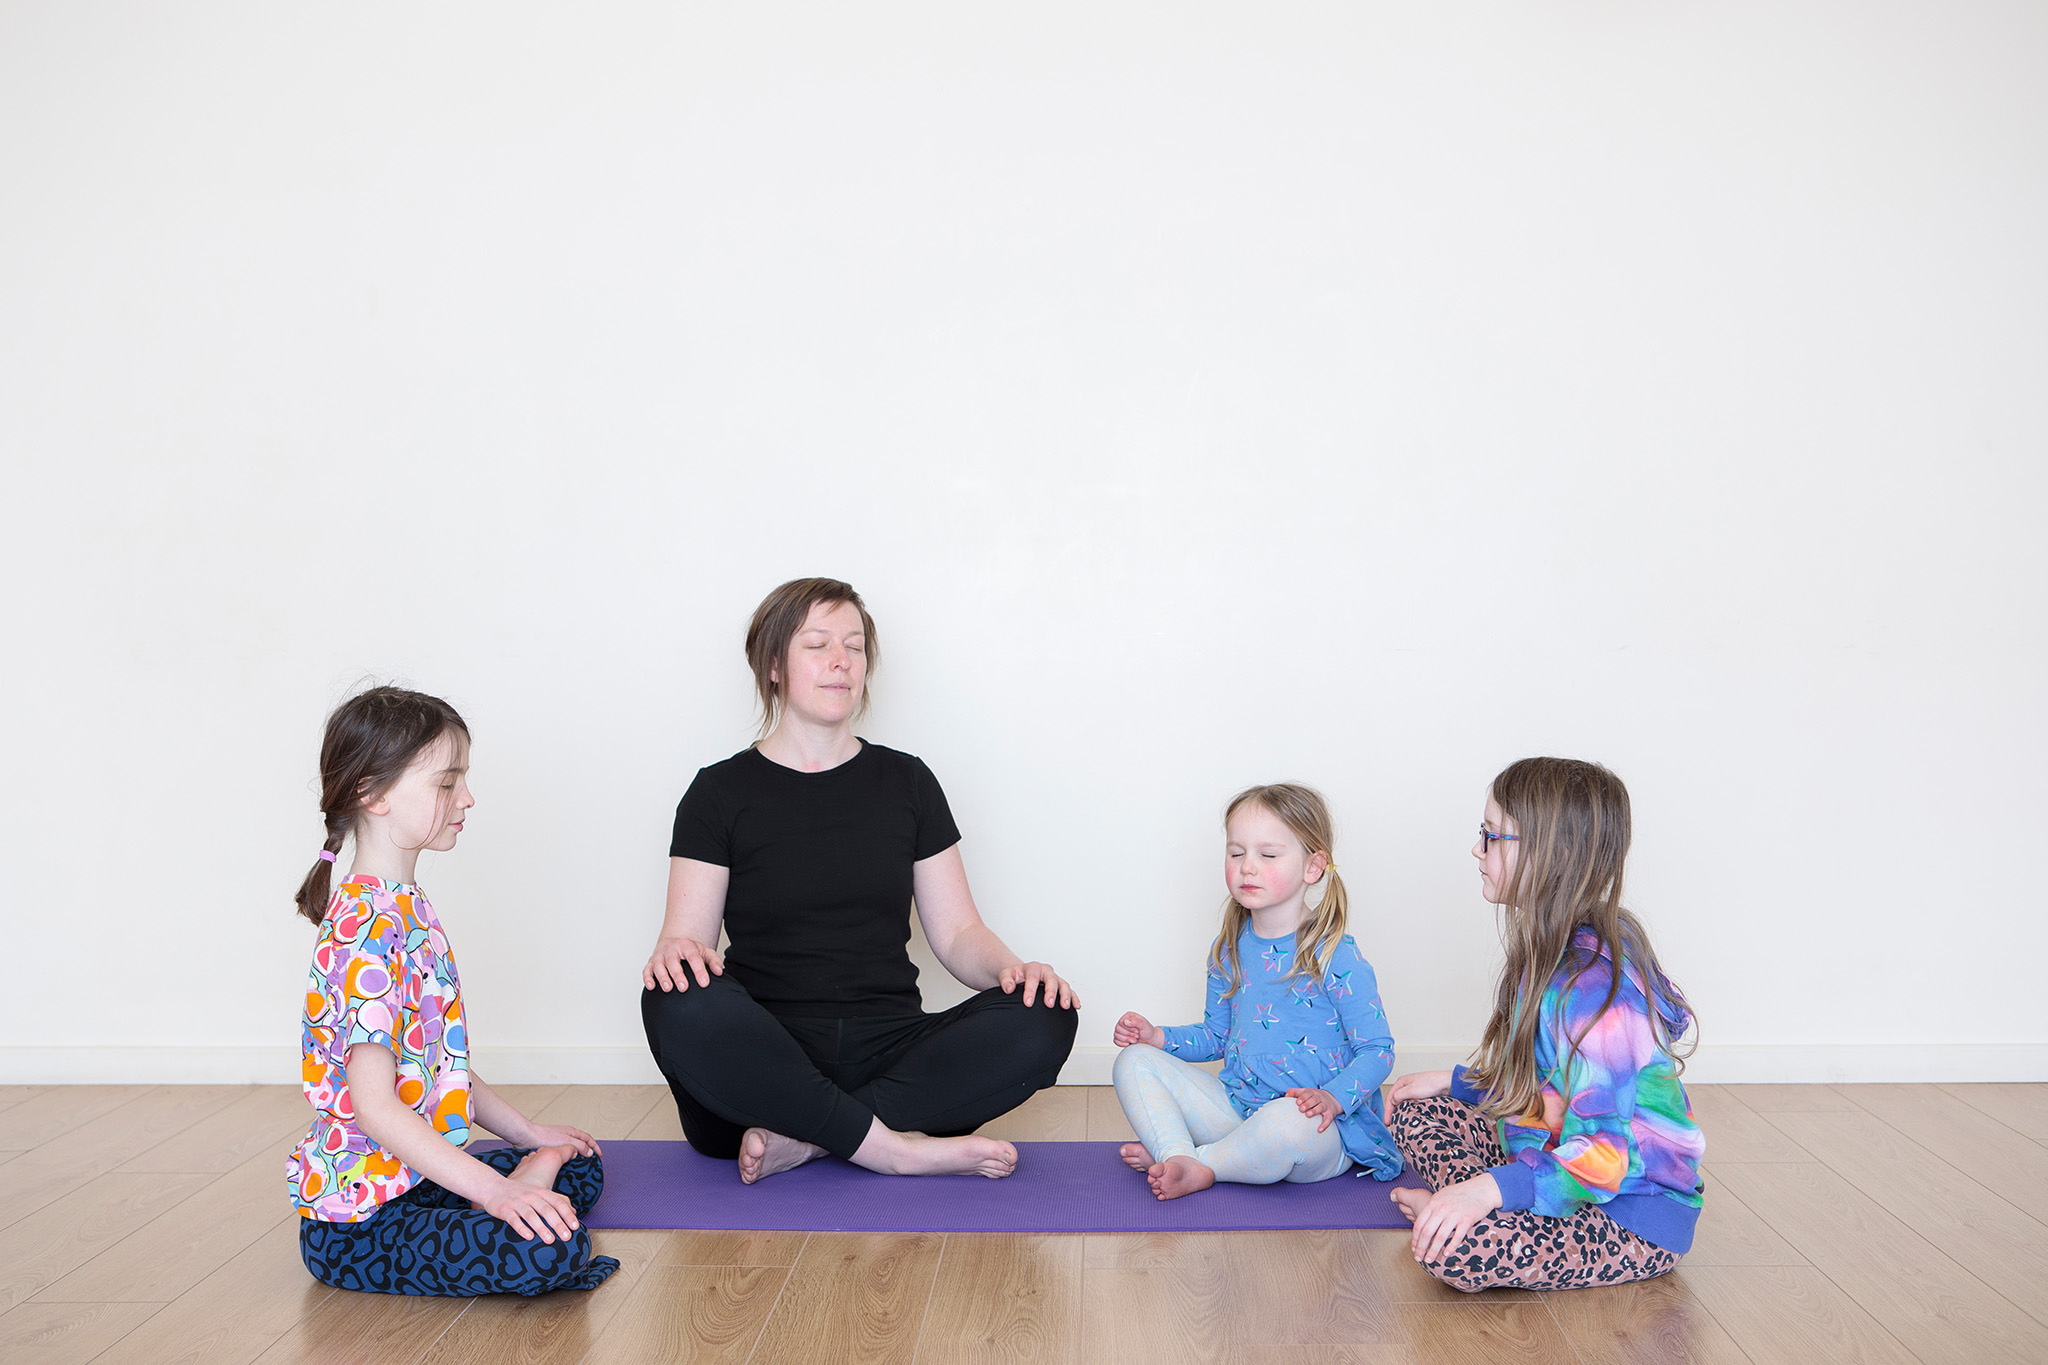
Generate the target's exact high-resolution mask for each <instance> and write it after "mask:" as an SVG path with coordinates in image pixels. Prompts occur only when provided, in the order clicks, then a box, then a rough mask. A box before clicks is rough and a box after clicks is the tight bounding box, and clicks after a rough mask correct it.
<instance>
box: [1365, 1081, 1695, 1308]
mask: <svg viewBox="0 0 2048 1365" xmlns="http://www.w3.org/2000/svg"><path fill="white" fill-rule="evenodd" d="M1387 1126H1388V1127H1389V1128H1390V1129H1392V1130H1393V1134H1394V1141H1395V1142H1396V1143H1398V1144H1400V1147H1401V1155H1402V1156H1404V1157H1406V1158H1407V1159H1408V1164H1409V1166H1411V1167H1412V1168H1414V1170H1415V1171H1417V1172H1418V1173H1419V1174H1420V1175H1421V1176H1422V1178H1423V1179H1424V1180H1427V1181H1428V1182H1429V1187H1430V1189H1432V1190H1440V1189H1442V1188H1443V1187H1444V1186H1446V1185H1455V1184H1456V1183H1457V1182H1459V1181H1460V1180H1468V1179H1470V1178H1471V1177H1473V1176H1475V1175H1478V1174H1479V1173H1480V1172H1482V1171H1485V1170H1487V1169H1489V1168H1490V1167H1494V1166H1500V1165H1504V1164H1505V1163H1506V1162H1507V1159H1508V1155H1507V1153H1506V1152H1505V1151H1503V1150H1502V1149H1501V1145H1500V1139H1499V1137H1498V1136H1496V1134H1495V1132H1494V1127H1493V1125H1492V1124H1491V1123H1489V1122H1487V1121H1486V1120H1485V1119H1484V1118H1481V1117H1480V1115H1479V1111H1478V1110H1477V1109H1474V1108H1473V1107H1472V1106H1471V1105H1469V1104H1466V1103H1464V1102H1462V1101H1460V1100H1454V1099H1452V1098H1451V1097H1450V1096H1448V1095H1439V1096H1437V1097H1435V1098H1433V1099H1427V1100H1406V1101H1403V1102H1402V1103H1400V1104H1397V1105H1395V1106H1394V1110H1393V1113H1391V1114H1389V1115H1388V1116H1387ZM1677 1264H1678V1258H1677V1257H1676V1256H1674V1255H1672V1254H1671V1253H1670V1252H1668V1251H1666V1250H1665V1249H1664V1248H1663V1247H1660V1246H1656V1245H1654V1244H1652V1243H1650V1242H1646V1241H1644V1240H1643V1239H1642V1238H1640V1237H1638V1236H1636V1235H1635V1234H1634V1233H1633V1232H1630V1231H1629V1230H1628V1229H1627V1228H1624V1227H1622V1226H1621V1225H1619V1224H1618V1223H1616V1222H1615V1221H1614V1220H1613V1219H1612V1218H1609V1217H1608V1216H1607V1215H1606V1214H1604V1213H1602V1212H1601V1211H1600V1210H1599V1209H1597V1208H1594V1207H1593V1206H1591V1205H1587V1206H1586V1207H1585V1208H1582V1209H1580V1210H1579V1211H1578V1212H1577V1213H1575V1214H1573V1215H1572V1216H1571V1217H1569V1218H1550V1217H1546V1216H1545V1215H1543V1214H1540V1213H1530V1212H1528V1211H1527V1210H1520V1211H1515V1212H1510V1211H1508V1210H1505V1209H1496V1210H1494V1211H1493V1212H1492V1213H1490V1214H1488V1215H1487V1216H1486V1217H1484V1218H1482V1219H1480V1220H1479V1221H1478V1222H1476V1223H1474V1224H1473V1225H1472V1231H1471V1232H1470V1233H1468V1234H1467V1235H1466V1237H1465V1240H1464V1241H1462V1242H1459V1243H1458V1244H1457V1245H1456V1246H1453V1247H1451V1248H1450V1249H1449V1250H1447V1251H1445V1252H1443V1253H1442V1255H1441V1257H1440V1258H1439V1259H1438V1260H1435V1261H1425V1262H1423V1267H1424V1269H1426V1270H1428V1271H1429V1273H1430V1274H1432V1275H1434V1276H1436V1277H1437V1278H1438V1279H1439V1280H1442V1281H1443V1282H1444V1283H1445V1284H1447V1285H1449V1286H1450V1287H1451V1288H1453V1289H1462V1290H1464V1291H1465V1292H1466V1293H1467V1294H1476V1293H1478V1292H1479V1291H1480V1290H1482V1289H1499V1288H1513V1289H1582V1288H1584V1287H1586V1286H1587V1285H1595V1284H1622V1283H1625V1282H1627V1281H1629V1280H1647V1279H1652V1278H1654V1277H1656V1276H1658V1275H1662V1274H1664V1273H1666V1272H1667V1271H1669V1270H1670V1269H1671V1268H1672V1267H1674V1266H1676V1265H1677Z"/></svg>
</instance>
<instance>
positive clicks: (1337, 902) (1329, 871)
mask: <svg viewBox="0 0 2048 1365" xmlns="http://www.w3.org/2000/svg"><path fill="white" fill-rule="evenodd" d="M1248 805H1251V806H1257V807H1258V808H1259V809H1260V810H1263V811H1265V812H1266V813H1267V814H1268V815H1271V816H1272V817H1273V818H1274V819H1276V820H1278V821H1279V822H1280V823H1281V824H1283V825H1285V826H1287V828H1288V831H1289V832H1290V833H1292V834H1293V835H1294V837H1295V838H1297V839H1299V840H1301V846H1302V847H1303V848H1305V849H1307V850H1308V856H1309V857H1311V858H1313V857H1315V855H1316V854H1318V853H1320V854H1322V855H1323V858H1324V861H1325V864H1326V865H1325V866H1324V868H1323V875H1322V886H1323V898H1322V899H1321V900H1320V901H1317V902H1316V903H1315V905H1314V906H1312V907H1309V909H1308V912H1307V913H1306V914H1304V915H1303V916H1302V921H1301V926H1300V927H1299V928H1297V929H1296V930H1295V931H1294V965H1293V966H1292V967H1290V968H1289V969H1288V972H1287V975H1288V976H1305V977H1307V978H1308V979H1309V980H1310V981H1312V982H1320V981H1321V980H1322V979H1323V974H1324V973H1325V972H1327V971H1329V970H1330V955H1331V954H1332V953H1334V952H1336V951H1337V944H1338V943H1339V942H1340V941H1342V939H1343V937H1344V934H1345V931H1346V929H1347V926H1348V925H1349V924H1350V922H1351V902H1350V898H1349V897H1348V896H1347V895H1346V894H1345V892H1344V879H1343V878H1342V877H1339V876H1338V875H1337V861H1336V860H1337V854H1336V842H1337V831H1336V828H1335V826H1334V825H1333V824H1332V822H1331V820H1330V807H1329V803H1328V802H1326V801H1324V800H1323V794H1322V793H1321V792H1319V791H1317V790H1316V789H1315V788H1313V787H1304V786H1301V785H1300V784H1299V783H1294V782H1276V783H1273V784H1272V785H1271V786H1265V787H1247V788H1245V789H1244V790H1243V791H1241V792H1239V793H1238V794H1237V795H1236V796H1233V797H1231V798H1230V804H1229V805H1228V806H1226V807H1225V808H1224V810H1223V827H1224V828H1225V829H1229V828H1230V817H1231V816H1233V815H1235V814H1237V812H1238V811H1239V810H1240V809H1242V808H1243V807H1245V806H1248ZM1250 920H1251V911H1249V910H1247V909H1245V908H1244V907H1243V906H1242V905H1239V904H1238V903H1237V897H1235V896H1226V897H1224V900H1223V928H1222V929H1221V930H1219V931H1218V932H1217V934H1216V942H1215V943H1213V944H1211V945H1210V948H1209V965H1210V967H1212V968H1213V969H1215V970H1216V971H1219V972H1221V973H1223V975H1224V977H1225V978H1226V979H1228V981H1229V982H1230V987H1229V989H1228V990H1226V991H1224V992H1223V998H1224V999H1226V1000H1228V999H1229V998H1230V997H1231V996H1233V995H1236V994H1237V989H1238V987H1240V986H1242V985H1243V984H1244V964H1242V963H1241V962H1239V961H1238V960H1237V941H1238V939H1240V938H1241V937H1243V936H1244V927H1245V925H1246V924H1247V923H1249V922H1250Z"/></svg>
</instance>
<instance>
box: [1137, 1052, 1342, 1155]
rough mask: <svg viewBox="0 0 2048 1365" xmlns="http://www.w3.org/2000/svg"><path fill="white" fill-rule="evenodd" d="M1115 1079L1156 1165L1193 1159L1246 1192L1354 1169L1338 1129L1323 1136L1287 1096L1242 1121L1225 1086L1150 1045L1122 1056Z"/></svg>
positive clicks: (1334, 1127)
mask: <svg viewBox="0 0 2048 1365" xmlns="http://www.w3.org/2000/svg"><path fill="white" fill-rule="evenodd" d="M1111 1078H1112V1079H1114V1080H1115V1082H1116V1097H1117V1100H1118V1101H1119V1102H1120V1103H1121V1104H1122V1105H1123V1107H1124V1114H1125V1116H1126V1117H1128V1118H1129V1119H1130V1121H1131V1127H1133V1128H1135V1129H1137V1131H1138V1141H1140V1142H1142V1143H1144V1144H1145V1150H1146V1151H1148V1152H1150V1153H1151V1154H1152V1159H1153V1160H1154V1161H1164V1160H1166V1159H1167V1158H1168V1157H1170V1156H1191V1157H1193V1158H1194V1159H1195V1160H1197V1161H1199V1162H1201V1163H1202V1164H1203V1165H1204V1166H1207V1167H1208V1168H1209V1169H1210V1170H1212V1171H1214V1172H1216V1178H1217V1179H1218V1180H1230V1181H1235V1182H1236V1183H1237V1184H1240V1185H1271V1184H1273V1183H1274V1182H1275V1181H1279V1180H1286V1181H1289V1182H1291V1183H1293V1184H1297V1185H1306V1184H1309V1183H1311V1182H1313V1181H1317V1180H1328V1179H1329V1178H1330V1177H1331V1176H1334V1175H1342V1174H1344V1172H1345V1171H1346V1170H1348V1169H1349V1168H1350V1166H1351V1158H1350V1156H1349V1155H1348V1154H1347V1153H1346V1152H1345V1151H1344V1141H1343V1139H1342V1138H1341V1137H1339V1136H1338V1134H1337V1125H1336V1124H1335V1123H1332V1124H1331V1125H1330V1126H1329V1127H1328V1128H1327V1129H1325V1130H1324V1131H1322V1132H1320V1133H1318V1132H1317V1131H1316V1125H1317V1124H1319V1123H1321V1122H1322V1120H1321V1119H1319V1118H1316V1117H1315V1116H1313V1115H1310V1114H1304V1113H1302V1112H1301V1109H1300V1107H1299V1106H1298V1105H1296V1104H1295V1102H1294V1101H1293V1100H1291V1099H1288V1098H1287V1097H1286V1096H1284V1095H1283V1096H1282V1097H1281V1098H1279V1099H1277V1100H1269V1101H1268V1102H1267V1103H1265V1104H1264V1105H1261V1106H1260V1107H1259V1109H1258V1110H1257V1111H1256V1112H1254V1113H1253V1114H1252V1116H1251V1117H1250V1118H1239V1117H1238V1115H1237V1109H1236V1107H1235V1106H1233V1105H1232V1104H1231V1103H1230V1092H1229V1091H1227V1090H1225V1089H1224V1088H1223V1082H1222V1081H1219V1080H1217V1079H1216V1078H1215V1077H1214V1076H1212V1075H1210V1074H1209V1073H1208V1072H1206V1071H1204V1070H1202V1068H1200V1067H1198V1066H1195V1065H1193V1064H1191V1063H1188V1062H1184V1061H1182V1060H1181V1059H1180V1058H1178V1057H1169V1056H1167V1055H1166V1054H1165V1053H1164V1052H1161V1051H1160V1050H1159V1049H1158V1048H1156V1047H1153V1046H1151V1045H1150V1044H1147V1043H1133V1044H1132V1045H1131V1046H1129V1047H1127V1048H1125V1049H1124V1050H1123V1051H1122V1052H1119V1053H1118V1054H1117V1058H1116V1067H1115V1069H1114V1070H1113V1071H1112V1072H1111Z"/></svg>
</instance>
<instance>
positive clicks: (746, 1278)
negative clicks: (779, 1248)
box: [584, 1265, 809, 1365]
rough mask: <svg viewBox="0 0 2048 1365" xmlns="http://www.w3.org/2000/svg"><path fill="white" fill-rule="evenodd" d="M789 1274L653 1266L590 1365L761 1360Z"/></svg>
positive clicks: (586, 1362) (733, 1268) (759, 1268)
mask: <svg viewBox="0 0 2048 1365" xmlns="http://www.w3.org/2000/svg"><path fill="white" fill-rule="evenodd" d="M788 1277H789V1271H787V1270H785V1269H781V1268H778V1267H772V1266H703V1265H654V1266H649V1267H648V1268H647V1271H646V1273H645V1274H644V1275H643V1276H642V1277H641V1279H640V1282H639V1284H638V1285H636V1286H635V1287H634V1291H633V1296H632V1298H630V1299H628V1300H627V1301H626V1303H625V1305H624V1306H623V1307H621V1308H620V1309H619V1311H618V1312H617V1313H616V1314H615V1315H613V1317H612V1320H611V1323H610V1324H609V1325H608V1326H607V1327H606V1328H605V1331H604V1333H603V1335H601V1336H600V1337H598V1339H597V1342H596V1344H595V1345H594V1346H592V1348H591V1351H590V1354H589V1355H588V1356H586V1357H585V1358H584V1365H669V1362H672V1361H674V1362H680V1361H731V1362H734V1365H738V1362H741V1361H744V1360H747V1359H749V1358H750V1357H752V1356H753V1355H754V1346H755V1343H756V1342H758V1341H759V1340H760V1338H761V1328H762V1326H763V1325H764V1324H766V1323H767V1321H768V1315H769V1313H770V1312H772V1311H773V1310H774V1308H775V1305H776V1302H777V1300H778V1298H779V1296H780V1295H781V1292H782V1287H783V1284H784V1282H785V1281H786V1280H787V1279H788ZM599 1292H602V1291H601V1290H600V1291H599ZM762 1358H763V1359H768V1358H769V1357H762ZM805 1358H809V1357H805Z"/></svg>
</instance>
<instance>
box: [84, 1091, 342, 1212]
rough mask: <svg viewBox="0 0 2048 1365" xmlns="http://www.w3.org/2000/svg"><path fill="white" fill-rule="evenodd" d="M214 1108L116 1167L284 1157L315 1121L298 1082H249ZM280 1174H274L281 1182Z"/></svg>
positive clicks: (230, 1165) (195, 1165)
mask: <svg viewBox="0 0 2048 1365" xmlns="http://www.w3.org/2000/svg"><path fill="white" fill-rule="evenodd" d="M240 1090H241V1092H242V1093H240V1094H239V1095H237V1096H236V1097H235V1098H234V1099H233V1100H232V1101H231V1102H229V1103H228V1104H225V1105H223V1106H221V1107H220V1108H219V1109H217V1110H215V1111H214V1112H213V1113H211V1114H208V1115H206V1116H205V1117H203V1118H201V1119H199V1120H198V1121H197V1122H195V1123H192V1124H190V1125H188V1126H187V1127H186V1128H185V1129H184V1130H183V1131H182V1132H179V1133H175V1134H173V1135H171V1136H170V1137H168V1138H165V1139H164V1140H163V1141H162V1142H156V1143H151V1144H150V1145H149V1146H147V1147H145V1148H144V1149H143V1150H142V1151H140V1152H137V1153H136V1154H135V1155H134V1156H132V1157H130V1158H129V1159H128V1160H126V1161H124V1162H122V1163H121V1164H120V1165H119V1166H116V1167H115V1168H114V1169H115V1170H117V1171H201V1172H213V1173H216V1174H222V1175H225V1174H226V1173H227V1172H229V1171H232V1170H233V1169H235V1167H237V1166H239V1165H241V1164H242V1163H243V1162H245V1161H247V1160H249V1158H251V1157H253V1156H255V1155H257V1154H258V1153H259V1152H271V1153H274V1154H275V1155H276V1157H277V1165H278V1167H279V1168H280V1171H281V1170H282V1168H283V1166H284V1157H285V1154H286V1153H287V1152H289V1151H290V1150H291V1149H292V1148H293V1147H294V1146H295V1145H297V1144H298V1143H299V1142H300V1141H302V1140H303V1139H304V1138H305V1136H306V1132H307V1130H308V1129H309V1128H311V1127H312V1124H313V1106H312V1105H310V1104H308V1103H306V1092H305V1090H304V1089H303V1088H301V1087H299V1086H296V1085H250V1086H242V1087H240ZM283 1183H284V1177H283V1175H282V1174H280V1175H279V1176H278V1184H279V1186H280V1188H281V1187H282V1186H283Z"/></svg>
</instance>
